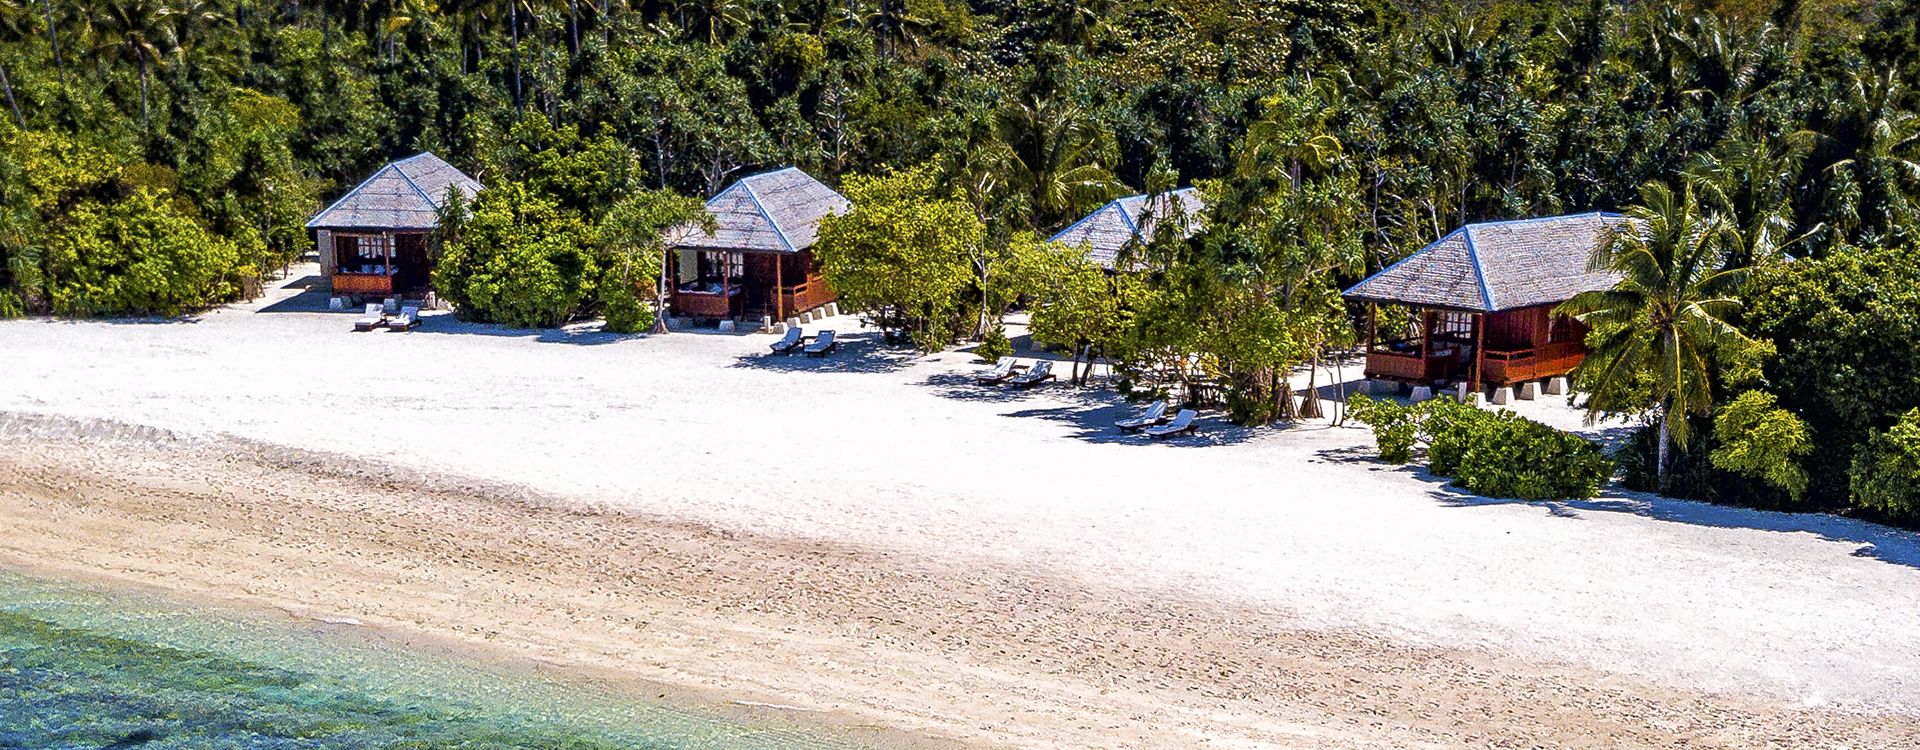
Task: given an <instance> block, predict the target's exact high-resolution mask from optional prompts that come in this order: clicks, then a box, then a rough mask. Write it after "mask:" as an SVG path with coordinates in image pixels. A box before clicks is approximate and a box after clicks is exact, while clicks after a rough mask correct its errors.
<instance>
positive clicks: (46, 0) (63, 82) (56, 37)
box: [40, 0, 67, 88]
mask: <svg viewBox="0 0 1920 750" xmlns="http://www.w3.org/2000/svg"><path fill="white" fill-rule="evenodd" d="M40 5H41V6H42V7H44V8H46V9H47V39H48V40H50V41H52V43H53V69H54V70H56V71H59V73H60V87H61V88H66V87H67V64H66V63H65V62H64V61H62V60H61V59H60V32H58V31H55V30H54V28H53V0H42V2H41V3H40Z"/></svg>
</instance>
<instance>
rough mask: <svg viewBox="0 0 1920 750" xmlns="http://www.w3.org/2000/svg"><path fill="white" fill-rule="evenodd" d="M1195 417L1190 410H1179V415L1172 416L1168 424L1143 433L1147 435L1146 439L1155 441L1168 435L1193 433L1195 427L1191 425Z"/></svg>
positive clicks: (1149, 428)
mask: <svg viewBox="0 0 1920 750" xmlns="http://www.w3.org/2000/svg"><path fill="white" fill-rule="evenodd" d="M1197 416H1199V415H1198V414H1196V413H1194V411H1193V410H1192V409H1181V410H1180V413H1179V414H1177V415H1175V416H1174V418H1173V421H1172V422H1168V423H1167V424H1166V425H1164V426H1161V427H1148V428H1147V429H1146V430H1145V432H1146V433H1147V437H1150V438H1153V439H1155V440H1159V439H1160V438H1163V437H1166V436H1168V435H1178V434H1180V433H1182V432H1193V430H1194V426H1195V425H1194V424H1193V418H1194V417H1197Z"/></svg>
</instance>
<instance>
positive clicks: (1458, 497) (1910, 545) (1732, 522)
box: [1320, 428, 1920, 568]
mask: <svg viewBox="0 0 1920 750" xmlns="http://www.w3.org/2000/svg"><path fill="white" fill-rule="evenodd" d="M1621 429H1625V428H1621ZM1320 456H1321V457H1322V458H1325V459H1327V460H1330V461H1338V462H1341V463H1369V462H1370V463H1374V464H1376V465H1378V468H1377V469H1376V470H1378V471H1397V472H1402V473H1405V474H1407V475H1409V476H1412V477H1414V478H1416V479H1419V480H1420V481H1422V482H1426V483H1428V484H1430V485H1433V489H1431V490H1429V491H1428V493H1427V494H1428V495H1429V496H1430V497H1432V498H1434V499H1435V500H1437V501H1439V502H1440V504H1441V505H1444V506H1446V507H1450V508H1479V507H1486V506H1493V505H1531V506H1535V507H1538V508H1540V509H1542V510H1545V511H1546V512H1547V514H1548V515H1551V516H1554V517H1557V518H1569V519H1579V518H1582V517H1583V515H1582V514H1585V513H1628V514H1632V515H1636V516H1642V517H1645V518H1651V519H1653V520H1656V521H1666V522H1669V523H1684V524H1691V525H1694V526H1710V527H1713V528H1720V529H1751V530H1755V531H1773V532H1779V533H1785V534H1813V535H1814V536H1817V537H1819V538H1820V539H1822V540H1824V541H1829V542H1843V543H1847V544H1855V545H1859V546H1858V547H1857V548H1856V549H1854V551H1853V552H1852V554H1853V556H1854V557H1869V558H1873V559H1875V560H1879V561H1881V562H1885V563H1889V564H1892V565H1903V566H1906V567H1909V568H1920V534H1916V533H1914V532H1911V531H1904V530H1901V529H1896V528H1893V527H1890V526H1882V525H1880V524H1877V523H1872V522H1868V521H1861V520H1858V519H1853V518H1844V517H1841V516H1836V515H1833V514H1831V513H1784V512H1781V511H1772V510H1756V509H1753V508H1740V507H1735V506H1731V505H1714V504H1711V503H1703V502H1697V501H1693V500H1676V499H1674V498H1670V497H1661V496H1659V495H1655V494H1653V493H1650V492H1634V491H1632V490H1626V489H1621V488H1620V487H1619V486H1617V485H1612V486H1608V487H1606V488H1605V489H1603V490H1602V491H1601V494H1600V496H1599V497H1595V498H1589V499H1586V500H1515V499H1511V498H1497V497H1485V496H1482V495H1475V494H1473V493H1471V492H1467V491H1465V490H1462V489H1459V488H1457V487H1454V486H1452V485H1451V484H1449V482H1450V481H1451V480H1450V479H1448V478H1447V477H1441V476H1434V475H1433V474H1431V473H1428V472H1427V470H1426V469H1425V468H1424V467H1421V466H1418V465H1409V466H1395V465H1392V464H1387V463H1385V462H1382V461H1380V460H1379V459H1378V458H1377V456H1376V454H1374V453H1373V450H1372V448H1371V447H1360V448H1340V449H1329V450H1324V451H1320ZM1418 458H1419V457H1418V456H1416V459H1418Z"/></svg>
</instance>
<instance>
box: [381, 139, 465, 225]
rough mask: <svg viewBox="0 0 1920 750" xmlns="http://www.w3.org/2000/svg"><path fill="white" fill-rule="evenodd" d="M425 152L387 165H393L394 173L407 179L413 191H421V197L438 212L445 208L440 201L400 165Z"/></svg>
mask: <svg viewBox="0 0 1920 750" xmlns="http://www.w3.org/2000/svg"><path fill="white" fill-rule="evenodd" d="M424 153H426V152H424V151H423V152H421V153H420V154H414V155H413V156H409V157H407V158H405V159H401V160H400V161H396V162H394V163H392V164H389V165H387V166H389V167H391V168H393V173H394V174H397V175H400V179H402V180H406V181H407V187H410V188H413V192H415V193H419V194H420V197H422V198H425V199H427V205H429V206H432V207H433V210H434V211H436V212H437V211H439V210H440V209H441V208H443V206H441V205H440V203H439V202H438V201H435V200H434V199H433V196H431V195H427V191H425V190H423V189H421V188H420V185H419V183H416V182H414V181H413V178H412V177H408V176H407V170H404V169H401V168H400V165H402V164H405V163H407V162H410V161H413V160H414V159H418V158H420V156H421V155H422V154H424ZM448 166H452V165H451V164H449V165H448Z"/></svg>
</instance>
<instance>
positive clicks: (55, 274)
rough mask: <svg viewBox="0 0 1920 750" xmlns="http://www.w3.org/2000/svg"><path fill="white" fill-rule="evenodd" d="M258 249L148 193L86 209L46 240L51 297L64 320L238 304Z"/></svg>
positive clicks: (248, 239)
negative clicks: (210, 228) (214, 230)
mask: <svg viewBox="0 0 1920 750" xmlns="http://www.w3.org/2000/svg"><path fill="white" fill-rule="evenodd" d="M258 242H259V240H258V238H257V236H256V235H253V234H252V233H247V236H245V237H242V238H241V241H240V242H235V241H234V240H230V239H227V238H224V237H219V236H216V235H214V234H212V233H209V232H208V231H207V230H206V229H205V228H203V227H201V226H200V225H199V224H198V223H195V222H194V221H193V220H192V219H190V218H188V217H186V216H182V215H181V214H180V213H179V212H178V211H177V210H175V209H174V208H173V206H172V204H171V203H170V202H168V201H166V200H164V199H162V198H161V197H160V196H157V195H155V194H153V193H151V192H149V191H147V190H144V189H143V190H138V191H136V192H134V193H133V194H131V195H129V196H127V197H125V198H122V199H119V200H115V201H111V202H96V201H91V200H89V201H82V202H81V203H80V204H79V205H77V206H75V207H74V208H73V209H72V210H71V211H69V212H68V214H67V215H66V217H64V219H63V220H62V221H61V222H60V223H59V224H58V225H57V226H56V228H55V230H54V232H53V234H52V236H51V237H49V238H48V243H47V252H46V256H45V259H44V261H43V262H44V264H45V269H46V270H45V283H46V289H47V295H48V297H49V298H50V300H51V301H52V303H53V304H52V307H53V312H54V313H56V314H59V315H76V316H94V315H178V314H180V313H181V312H184V311H186V310H191V309H197V308H202V307H206V306H208V305H213V304H217V303H221V302H227V301H231V300H234V299H237V298H239V297H240V296H241V295H243V294H244V293H245V291H246V281H247V279H249V278H252V277H253V276H255V275H256V269H254V268H253V267H251V266H248V265H246V264H245V263H244V261H243V260H242V259H243V258H245V257H251V256H252V255H253V254H254V253H253V252H251V251H250V250H244V249H243V248H242V245H243V244H245V245H247V246H249V247H251V246H253V245H257V244H258Z"/></svg>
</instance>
